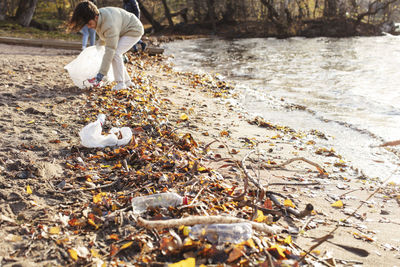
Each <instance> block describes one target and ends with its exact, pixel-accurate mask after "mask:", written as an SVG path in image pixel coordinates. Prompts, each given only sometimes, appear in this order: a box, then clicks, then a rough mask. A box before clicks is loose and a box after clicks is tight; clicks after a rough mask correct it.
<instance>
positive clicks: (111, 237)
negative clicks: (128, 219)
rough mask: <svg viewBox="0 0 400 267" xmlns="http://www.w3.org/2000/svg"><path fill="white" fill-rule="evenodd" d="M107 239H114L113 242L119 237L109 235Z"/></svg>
mask: <svg viewBox="0 0 400 267" xmlns="http://www.w3.org/2000/svg"><path fill="white" fill-rule="evenodd" d="M108 238H109V239H114V240H119V237H118V235H117V234H111V235H109V236H108Z"/></svg>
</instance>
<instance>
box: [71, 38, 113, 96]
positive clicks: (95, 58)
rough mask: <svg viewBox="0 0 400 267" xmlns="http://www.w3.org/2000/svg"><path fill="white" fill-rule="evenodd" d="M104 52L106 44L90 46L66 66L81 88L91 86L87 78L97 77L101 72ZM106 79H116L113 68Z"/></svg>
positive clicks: (73, 79) (75, 82) (109, 80)
mask: <svg viewBox="0 0 400 267" xmlns="http://www.w3.org/2000/svg"><path fill="white" fill-rule="evenodd" d="M104 53H105V47H104V46H97V45H96V46H89V47H87V48H85V49H84V50H83V51H82V52H81V53H80V54H79V55H78V57H77V58H75V59H74V60H73V61H71V62H70V63H69V64H67V65H66V66H65V67H64V69H66V70H67V71H68V73H69V76H70V77H71V79H72V81H73V82H74V84H75V85H76V86H78V87H79V88H81V89H83V88H86V87H90V86H91V84H90V83H89V82H88V81H87V80H88V79H91V78H93V77H95V76H96V75H97V73H98V72H99V70H100V66H101V61H102V59H103V55H104ZM104 79H105V80H106V81H108V82H112V81H114V73H113V71H112V68H110V70H109V71H108V73H107V75H106V77H105V78H104Z"/></svg>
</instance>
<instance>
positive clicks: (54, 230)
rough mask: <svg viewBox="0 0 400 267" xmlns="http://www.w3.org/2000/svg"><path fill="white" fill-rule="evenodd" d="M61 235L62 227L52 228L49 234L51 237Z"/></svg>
mask: <svg viewBox="0 0 400 267" xmlns="http://www.w3.org/2000/svg"><path fill="white" fill-rule="evenodd" d="M59 233H60V227H58V226H53V227H50V229H49V234H51V235H57V234H59Z"/></svg>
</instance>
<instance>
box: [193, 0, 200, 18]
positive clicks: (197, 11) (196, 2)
mask: <svg viewBox="0 0 400 267" xmlns="http://www.w3.org/2000/svg"><path fill="white" fill-rule="evenodd" d="M193 11H194V18H195V19H194V21H201V11H200V3H199V0H193Z"/></svg>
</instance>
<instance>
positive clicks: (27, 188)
mask: <svg viewBox="0 0 400 267" xmlns="http://www.w3.org/2000/svg"><path fill="white" fill-rule="evenodd" d="M26 193H28V194H29V195H30V194H32V189H31V187H30V186H29V185H27V186H26Z"/></svg>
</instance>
